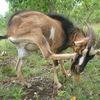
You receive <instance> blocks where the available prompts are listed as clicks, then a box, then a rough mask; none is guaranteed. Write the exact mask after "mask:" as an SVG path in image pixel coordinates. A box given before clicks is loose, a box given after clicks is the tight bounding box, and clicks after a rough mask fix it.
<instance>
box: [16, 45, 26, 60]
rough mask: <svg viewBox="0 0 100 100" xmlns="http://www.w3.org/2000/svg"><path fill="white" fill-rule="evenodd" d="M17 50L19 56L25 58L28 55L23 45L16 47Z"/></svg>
mask: <svg viewBox="0 0 100 100" xmlns="http://www.w3.org/2000/svg"><path fill="white" fill-rule="evenodd" d="M17 50H18V56H19V57H20V58H25V57H27V56H28V52H27V50H25V49H24V46H23V47H17Z"/></svg>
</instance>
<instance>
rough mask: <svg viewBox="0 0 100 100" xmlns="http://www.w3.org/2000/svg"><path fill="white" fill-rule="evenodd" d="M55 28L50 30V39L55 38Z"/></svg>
mask: <svg viewBox="0 0 100 100" xmlns="http://www.w3.org/2000/svg"><path fill="white" fill-rule="evenodd" d="M54 35H55V29H54V28H53V27H52V28H51V30H50V39H52V40H54Z"/></svg>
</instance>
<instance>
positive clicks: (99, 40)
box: [95, 33, 100, 49]
mask: <svg viewBox="0 0 100 100" xmlns="http://www.w3.org/2000/svg"><path fill="white" fill-rule="evenodd" d="M99 47H100V33H99V38H98V42H97V44H96V45H95V49H98V48H99Z"/></svg>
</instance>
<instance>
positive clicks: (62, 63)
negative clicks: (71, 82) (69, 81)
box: [59, 60, 69, 77]
mask: <svg viewBox="0 0 100 100" xmlns="http://www.w3.org/2000/svg"><path fill="white" fill-rule="evenodd" d="M59 63H60V65H61V69H62V73H63V75H65V76H66V77H68V76H69V75H68V73H67V72H66V70H65V68H64V62H63V61H62V60H59Z"/></svg>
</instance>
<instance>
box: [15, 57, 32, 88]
mask: <svg viewBox="0 0 100 100" xmlns="http://www.w3.org/2000/svg"><path fill="white" fill-rule="evenodd" d="M22 65H23V59H22V58H19V57H18V61H17V64H16V67H15V71H16V74H17V77H18V78H19V80H20V81H21V83H22V85H26V86H27V87H30V86H31V85H30V84H29V83H27V82H26V80H25V78H24V76H23V74H22Z"/></svg>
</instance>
